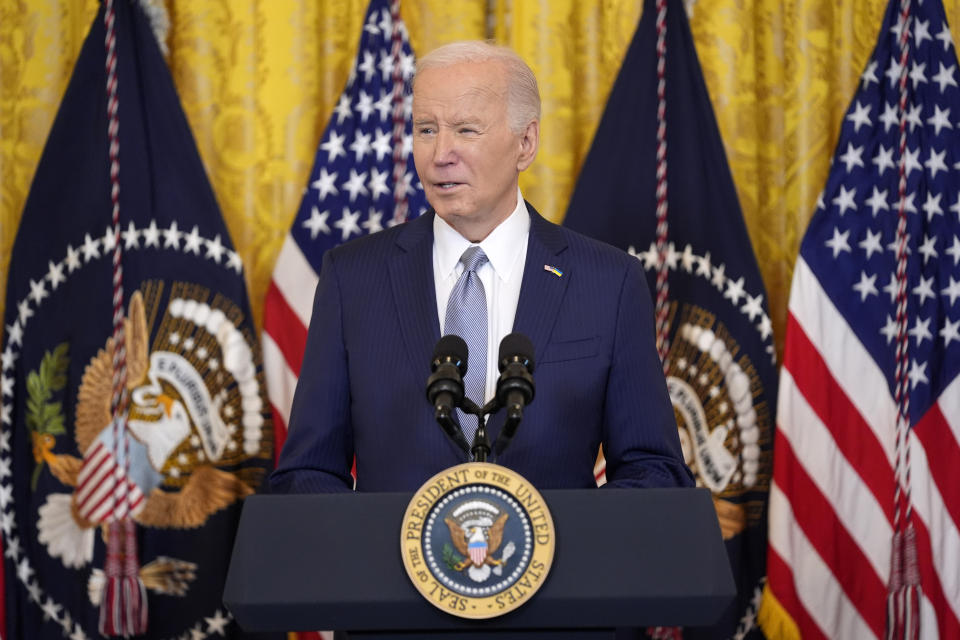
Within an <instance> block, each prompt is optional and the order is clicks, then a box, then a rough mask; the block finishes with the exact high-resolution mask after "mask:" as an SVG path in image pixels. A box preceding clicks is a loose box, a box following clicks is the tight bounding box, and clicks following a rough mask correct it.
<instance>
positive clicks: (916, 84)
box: [763, 0, 960, 638]
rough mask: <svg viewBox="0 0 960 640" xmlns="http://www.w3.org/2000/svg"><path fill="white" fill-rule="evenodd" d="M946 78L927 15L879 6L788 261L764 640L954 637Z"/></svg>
mask: <svg viewBox="0 0 960 640" xmlns="http://www.w3.org/2000/svg"><path fill="white" fill-rule="evenodd" d="M957 65H958V62H957V54H956V49H955V48H954V44H953V40H952V38H951V35H950V29H949V27H948V25H947V23H946V19H945V16H944V9H943V5H942V3H941V1H940V0H925V1H904V2H902V3H901V2H898V1H896V0H895V1H892V2H890V4H889V6H888V8H887V11H886V15H885V17H884V20H883V24H882V25H881V28H880V33H879V36H878V39H877V44H876V48H875V49H874V51H873V54H872V56H871V57H870V60H869V62H868V63H867V66H866V69H865V70H864V71H863V74H862V76H861V81H860V84H859V88H858V90H857V92H856V94H855V95H854V96H853V99H852V100H851V102H850V107H849V109H848V110H847V113H846V116H845V117H844V119H843V123H842V128H841V131H840V137H839V141H838V143H837V148H836V151H835V152H834V156H833V165H832V168H831V172H830V174H829V177H828V179H827V184H826V186H825V188H824V190H823V192H822V195H821V196H820V198H819V201H818V202H817V205H816V211H815V212H814V215H813V218H812V220H811V222H810V226H809V228H808V229H807V232H806V235H805V236H804V239H803V242H802V245H801V247H800V255H799V257H798V259H797V264H796V268H795V270H794V277H793V285H792V289H791V293H790V304H789V316H788V319H787V332H786V350H785V354H784V365H783V371H782V374H781V378H780V404H779V406H778V409H777V427H778V428H777V435H776V440H775V446H774V452H775V454H774V480H773V484H772V487H771V490H770V547H769V554H768V560H767V567H768V573H769V583H768V586H769V594H768V595H767V596H766V597H765V598H764V604H763V608H764V611H763V614H764V616H763V618H764V629H765V630H766V631H767V633H768V634H769V635H770V636H771V637H774V638H796V637H801V636H802V637H804V638H821V637H827V638H881V637H884V636H885V635H886V633H887V630H888V628H889V629H890V630H891V631H892V632H893V635H892V636H888V637H917V633H918V632H919V636H920V637H924V638H935V637H940V638H957V637H960V570H958V567H960V533H958V526H960V444H958V442H960V378H958V376H957V373H958V371H960V302H958V298H960V132H958V130H957V124H956V122H957V115H958V114H960V87H958V86H957V82H958V81H957ZM908 597H909V598H915V599H916V600H915V602H914V604H913V605H911V602H910V600H909V599H908ZM888 604H889V605H891V607H890V608H889V609H888V606H887V605H888ZM917 623H919V629H917V628H916V624H917Z"/></svg>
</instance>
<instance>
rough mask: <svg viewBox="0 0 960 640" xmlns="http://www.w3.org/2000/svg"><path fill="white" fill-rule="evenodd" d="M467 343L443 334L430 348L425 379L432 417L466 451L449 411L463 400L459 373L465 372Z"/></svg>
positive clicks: (464, 440)
mask: <svg viewBox="0 0 960 640" xmlns="http://www.w3.org/2000/svg"><path fill="white" fill-rule="evenodd" d="M467 353H468V350H467V343H466V342H464V341H463V338H461V337H460V336H455V335H447V336H443V337H442V338H440V341H439V342H437V346H436V347H434V348H433V357H432V358H431V360H430V371H431V374H430V377H429V378H427V400H429V401H430V404H432V405H433V408H434V417H435V418H436V420H437V422H438V423H439V424H440V426H441V427H442V428H443V431H444V433H446V434H447V437H449V438H450V439H451V440H453V442H454V444H456V445H457V446H458V447H460V448H461V449H463V450H464V451H467V452H469V451H470V445H469V444H468V443H467V439H466V438H465V437H464V435H463V431H461V430H460V427H459V426H458V425H457V423H456V421H455V420H454V419H453V410H454V409H455V408H457V407H459V406H460V405H461V403H462V402H463V400H464V395H463V376H464V375H466V373H467Z"/></svg>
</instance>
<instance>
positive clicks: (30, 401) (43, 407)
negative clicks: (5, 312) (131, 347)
mask: <svg viewBox="0 0 960 640" xmlns="http://www.w3.org/2000/svg"><path fill="white" fill-rule="evenodd" d="M68 348H69V344H68V343H66V342H63V343H61V344H58V345H57V346H56V347H55V348H54V350H53V351H52V352H51V351H47V352H46V353H44V354H43V360H42V361H41V362H40V368H39V370H37V371H31V372H30V373H29V374H28V375H27V419H26V422H27V428H28V429H30V436H31V438H32V440H33V459H34V461H35V462H36V463H37V466H36V468H35V469H34V470H33V475H32V476H31V478H30V488H31V489H36V488H37V480H38V479H39V477H40V471H41V470H42V469H43V464H44V462H45V461H46V460H47V459H48V458H49V457H51V456H52V455H53V454H52V453H51V450H52V449H53V445H54V443H55V442H56V436H61V435H64V434H66V432H67V430H66V428H65V427H64V426H63V404H62V403H61V402H51V397H52V396H53V392H54V391H60V390H62V389H63V388H64V387H65V386H66V385H67V366H68V365H69V364H70V359H69V358H68V357H67V350H68Z"/></svg>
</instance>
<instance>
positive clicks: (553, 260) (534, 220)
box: [513, 203, 573, 360]
mask: <svg viewBox="0 0 960 640" xmlns="http://www.w3.org/2000/svg"><path fill="white" fill-rule="evenodd" d="M527 208H528V209H529V210H530V240H529V241H528V243H527V261H526V263H525V265H524V268H523V282H521V284H520V300H519V302H518V304H517V315H516V317H515V318H514V321H513V330H514V331H517V332H519V333H522V334H524V335H525V336H527V337H528V338H530V341H531V342H532V343H533V347H534V349H535V350H536V353H535V354H534V358H535V359H536V360H539V359H540V356H541V355H543V350H544V349H545V348H546V346H547V342H548V341H549V339H550V332H551V331H552V330H553V325H554V321H555V320H556V317H557V313H558V311H559V309H560V302H561V301H562V300H563V295H564V293H565V292H566V290H567V282H569V281H570V277H571V275H573V274H570V273H569V272H568V270H567V269H566V268H565V265H564V264H563V263H562V258H560V257H559V256H560V254H561V253H563V251H564V250H565V249H566V248H567V242H566V239H565V238H564V237H563V232H562V231H561V230H560V227H558V226H556V225H554V224H552V223H550V222H547V221H546V220H544V219H543V218H542V217H541V216H540V214H539V213H537V212H536V210H535V209H534V208H533V207H531V206H530V204H529V203H528V204H527ZM545 266H550V267H556V268H558V269H559V270H560V271H562V272H563V275H562V276H557V275H556V274H554V273H552V272H550V271H547V270H546V269H545V268H544V267H545Z"/></svg>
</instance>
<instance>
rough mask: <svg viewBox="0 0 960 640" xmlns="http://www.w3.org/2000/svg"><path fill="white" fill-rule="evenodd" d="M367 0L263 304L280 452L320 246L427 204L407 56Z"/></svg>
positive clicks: (376, 3) (382, 5)
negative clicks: (342, 84) (353, 54)
mask: <svg viewBox="0 0 960 640" xmlns="http://www.w3.org/2000/svg"><path fill="white" fill-rule="evenodd" d="M393 5H396V6H391V4H390V3H388V2H387V0H373V1H372V2H371V3H370V6H369V8H368V9H367V14H366V18H365V20H364V26H363V32H362V34H361V36H360V46H359V50H358V53H357V59H356V61H355V63H354V65H353V68H352V69H351V71H350V77H349V79H348V80H347V86H346V88H345V89H344V91H343V94H342V95H341V96H340V99H339V100H338V102H337V105H336V107H335V108H334V110H333V114H332V115H331V117H330V122H329V124H328V125H327V129H326V131H325V132H324V134H323V138H322V139H321V141H320V145H319V147H318V148H317V156H316V159H315V160H314V166H313V170H312V171H311V173H310V180H309V183H308V186H307V188H306V189H305V191H304V195H303V200H302V201H301V203H300V209H299V211H298V212H297V216H296V218H294V220H293V224H292V226H291V228H290V233H289V235H288V236H287V239H286V241H285V243H284V245H283V247H282V248H281V250H280V254H279V256H278V258H277V264H276V267H275V268H274V272H273V278H272V281H271V283H270V287H269V289H268V291H267V298H266V301H265V306H264V334H263V350H264V367H265V369H266V372H267V386H268V389H269V397H270V402H271V404H272V406H273V410H274V416H275V418H276V426H277V429H276V437H277V441H276V451H277V452H278V453H279V451H280V446H281V445H282V443H283V440H284V438H285V432H286V424H287V423H288V420H289V412H290V405H291V403H292V401H293V392H294V389H295V388H296V381H297V377H298V376H299V374H300V364H301V362H302V359H303V350H304V345H305V344H306V337H307V327H309V325H310V315H311V313H312V305H313V292H314V289H315V288H316V283H317V273H318V272H319V270H320V264H321V262H322V260H323V255H324V253H325V252H326V251H327V250H328V249H331V248H333V247H335V246H337V245H338V244H341V243H343V242H347V241H348V240H350V239H351V238H356V237H359V236H361V235H363V234H368V233H376V232H377V231H380V230H381V229H383V228H385V227H387V226H393V225H395V224H399V223H401V222H403V221H404V220H406V219H409V218H412V217H415V216H418V215H420V214H421V213H423V212H424V211H426V208H427V202H426V197H425V196H424V193H423V188H422V187H421V185H420V181H419V179H418V178H417V174H416V170H415V169H414V165H413V154H412V153H411V151H412V145H413V137H412V131H413V127H412V124H411V111H412V100H413V96H412V93H411V91H410V89H411V87H410V81H411V79H412V77H413V72H414V56H413V51H412V50H411V48H410V43H409V38H408V35H407V29H406V26H405V25H404V24H403V22H402V21H401V20H400V16H399V10H398V5H399V3H398V2H394V3H393Z"/></svg>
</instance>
